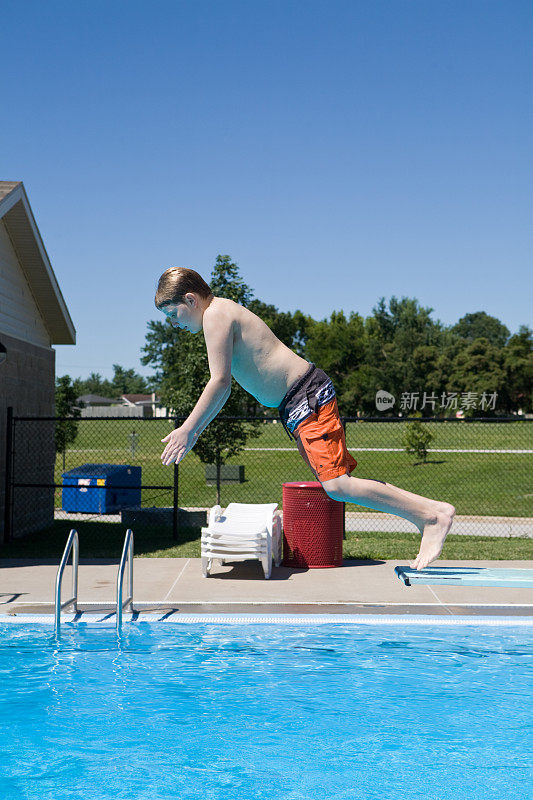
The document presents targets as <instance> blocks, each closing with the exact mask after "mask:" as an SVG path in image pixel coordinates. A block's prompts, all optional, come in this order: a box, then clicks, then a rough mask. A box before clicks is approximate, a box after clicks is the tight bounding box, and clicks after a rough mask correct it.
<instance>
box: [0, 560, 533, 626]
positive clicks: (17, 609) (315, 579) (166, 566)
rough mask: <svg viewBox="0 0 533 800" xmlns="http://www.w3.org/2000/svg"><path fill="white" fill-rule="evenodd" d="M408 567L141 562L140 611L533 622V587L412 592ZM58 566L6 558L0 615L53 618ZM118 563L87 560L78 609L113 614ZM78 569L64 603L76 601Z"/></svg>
mask: <svg viewBox="0 0 533 800" xmlns="http://www.w3.org/2000/svg"><path fill="white" fill-rule="evenodd" d="M399 564H407V562H402V561H374V562H373V561H355V560H353V561H349V560H347V561H345V562H344V564H343V566H342V567H338V568H335V569H309V570H303V569H289V568H287V567H278V568H276V567H273V570H272V577H271V578H270V580H265V579H264V576H263V571H262V569H261V566H260V564H259V562H258V561H245V562H234V563H233V564H229V563H228V564H225V565H223V566H221V565H219V564H218V563H216V564H215V565H214V567H213V570H212V574H211V576H210V577H209V578H204V577H203V576H202V570H201V560H200V559H199V558H135V559H134V604H133V605H134V610H136V611H139V612H153V611H158V612H159V611H162V610H166V609H168V610H173V611H178V612H183V613H186V614H190V613H196V612H198V613H220V612H224V613H226V612H227V613H246V612H250V611H252V612H253V613H265V614H267V613H277V614H280V613H287V614H295V613H299V614H306V613H312V614H316V613H330V614H331V613H341V614H348V613H349V614H357V613H360V614H366V615H368V614H374V613H375V614H391V613H393V614H444V615H474V614H480V615H493V616H494V615H502V616H510V615H512V616H515V615H517V616H531V617H532V618H533V589H520V588H505V589H503V588H496V587H473V586H427V585H421V586H409V587H408V586H405V585H404V583H403V582H402V581H400V580H399V579H398V577H397V576H396V574H395V572H394V567H395V566H397V565H399ZM434 565H438V566H477V567H514V568H522V569H533V561H469V562H466V561H447V560H442V561H441V560H438V561H437V562H434ZM57 567H58V562H57V561H52V560H48V561H44V560H40V561H39V562H37V561H32V560H28V559H0V614H24V613H39V614H48V613H52V612H53V602H54V600H53V598H54V587H55V578H56V572H57ZM117 568H118V564H117V562H116V561H111V560H110V559H92V560H88V559H81V560H80V567H79V575H78V598H79V608H80V609H81V610H83V611H103V610H107V609H109V610H112V609H113V608H114V602H115V592H116V579H117ZM70 589H71V567H70V566H68V567H67V568H66V570H65V574H64V579H63V599H67V598H68V597H70Z"/></svg>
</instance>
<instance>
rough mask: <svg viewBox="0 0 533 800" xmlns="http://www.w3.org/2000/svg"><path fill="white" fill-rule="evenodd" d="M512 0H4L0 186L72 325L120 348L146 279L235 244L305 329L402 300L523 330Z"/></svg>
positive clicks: (526, 14)
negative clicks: (28, 223) (20, 196)
mask: <svg viewBox="0 0 533 800" xmlns="http://www.w3.org/2000/svg"><path fill="white" fill-rule="evenodd" d="M532 22H533V4H532V3H531V2H530V0H524V1H523V2H513V0H506V2H503V1H501V0H498V2H494V1H493V0H482V2H479V1H478V0H446V2H440V3H439V2H434V0H424V1H423V2H422V1H421V0H403V1H402V0H364V2H362V1H361V0H349V1H348V2H344V0H342V1H341V0H328V2H326V0H323V2H314V0H305V2H304V1H303V0H301V1H300V2H291V0H274V1H273V2H271V1H268V2H267V1H266V0H244V1H243V2H236V1H235V0H216V2H206V1H205V0H187V2H184V1H183V0H172V2H168V1H166V0H164V1H163V0H150V1H148V0H143V1H142V2H140V1H139V0H123V1H122V2H118V1H116V0H90V2H72V0H69V1H68V2H57V0H48V2H46V3H43V2H41V0H39V2H35V0H24V2H22V3H21V2H20V0H4V1H3V3H2V12H1V26H0V43H1V52H2V78H1V96H2V108H3V113H2V124H1V126H0V178H2V179H5V180H23V181H24V184H25V186H26V190H27V192H28V195H29V199H30V203H31V205H32V208H33V210H34V213H35V216H36V219H37V224H38V225H39V228H40V230H41V233H42V235H43V239H44V242H45V245H46V248H47V250H48V253H49V256H50V259H51V262H52V265H53V267H54V270H55V273H56V275H57V277H58V280H59V283H60V286H61V288H62V291H63V294H64V297H65V299H66V302H67V305H68V307H69V310H70V313H71V315H72V318H73V321H74V324H75V326H76V329H77V334H78V344H77V346H76V347H65V346H63V347H57V373H58V374H59V375H61V374H64V373H69V374H71V375H72V376H78V375H79V376H87V375H88V374H89V373H90V372H91V371H96V372H100V373H101V374H102V375H104V376H105V377H108V376H110V375H111V374H112V369H111V365H112V364H113V363H119V364H121V365H122V366H124V367H127V368H130V367H134V368H135V369H136V370H137V371H139V372H141V373H142V374H148V370H146V368H144V367H142V366H141V365H140V362H139V355H140V348H141V346H142V345H143V343H144V339H145V333H146V323H147V321H148V320H150V319H157V318H161V319H162V318H163V317H162V316H161V315H159V314H158V312H157V311H156V310H155V308H154V305H153V295H154V291H155V287H156V283H157V279H158V277H159V275H160V274H161V272H162V271H163V270H164V269H165V268H166V267H168V266H171V265H178V266H189V267H193V268H195V269H197V270H198V271H199V272H200V273H201V274H202V275H203V276H204V277H205V278H206V279H209V275H210V272H211V269H212V266H213V264H214V262H215V258H216V256H217V254H218V253H222V254H226V253H228V254H229V255H231V256H232V258H233V260H235V261H236V262H237V263H238V265H239V268H240V270H241V274H242V276H243V278H244V279H245V281H246V282H247V283H248V284H249V285H250V286H251V287H252V288H253V290H254V291H255V294H256V296H257V297H259V298H260V299H261V300H263V301H265V302H268V303H273V304H275V305H276V306H277V307H278V308H280V309H281V310H287V311H289V310H290V311H294V310H295V309H297V308H299V309H301V310H302V311H304V312H305V313H309V314H311V315H313V316H314V317H315V318H317V319H323V318H326V317H328V316H329V315H330V314H331V312H332V311H334V310H340V309H343V310H344V311H345V313H346V314H348V313H349V312H351V311H357V312H359V313H360V314H362V315H363V316H367V315H368V314H370V313H371V310H372V307H373V306H374V305H375V303H376V302H377V300H378V298H379V297H380V296H385V297H386V298H387V299H389V298H390V297H391V296H392V295H396V296H397V297H401V296H409V297H416V298H418V300H419V302H420V303H421V304H422V305H424V306H430V307H432V308H434V309H435V311H434V314H433V317H434V318H435V319H440V320H442V322H444V323H446V324H450V323H453V322H456V321H457V320H458V319H459V318H460V317H461V316H462V315H464V314H465V313H468V312H474V311H478V310H484V311H486V312H487V313H489V314H493V315H494V316H496V317H498V318H499V319H501V320H502V321H503V322H504V323H505V324H506V325H507V326H508V327H509V328H510V329H511V331H512V332H514V331H516V330H517V329H518V327H519V325H520V324H523V323H525V324H529V325H531V324H532V320H531V284H532V281H531V262H532V259H531V254H532V246H531V245H532V239H533V227H532V195H533V188H532V186H533V182H532V179H531V178H532V155H531V142H532V141H533V125H532V117H533V114H532V97H533V93H532V88H533V86H532V84H533V57H532V48H531V41H532V40H533V25H532Z"/></svg>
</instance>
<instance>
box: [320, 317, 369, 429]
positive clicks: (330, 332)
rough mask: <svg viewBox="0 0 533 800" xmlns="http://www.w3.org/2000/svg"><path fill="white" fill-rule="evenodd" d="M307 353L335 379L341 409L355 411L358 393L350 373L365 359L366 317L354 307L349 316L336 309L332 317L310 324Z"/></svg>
mask: <svg viewBox="0 0 533 800" xmlns="http://www.w3.org/2000/svg"><path fill="white" fill-rule="evenodd" d="M306 355H307V357H308V358H309V359H310V360H311V361H312V362H313V363H315V364H316V365H317V366H319V367H320V368H321V369H323V370H324V371H325V372H327V374H328V375H329V377H330V378H331V380H332V381H333V384H334V386H335V392H336V394H337V399H338V404H339V411H340V413H341V414H344V415H347V416H349V415H353V414H354V413H355V410H356V408H355V397H354V394H353V384H352V383H351V382H350V380H349V376H350V375H351V374H353V373H354V372H355V371H356V370H357V369H358V368H359V367H360V366H361V365H362V364H363V360H364V321H363V318H362V317H360V316H359V314H356V313H355V312H353V311H352V312H351V314H350V316H349V318H348V319H347V318H346V316H345V315H344V312H343V311H334V312H333V313H332V314H331V317H330V318H329V320H322V321H321V322H314V321H313V323H312V324H311V325H309V326H308V338H307V343H306Z"/></svg>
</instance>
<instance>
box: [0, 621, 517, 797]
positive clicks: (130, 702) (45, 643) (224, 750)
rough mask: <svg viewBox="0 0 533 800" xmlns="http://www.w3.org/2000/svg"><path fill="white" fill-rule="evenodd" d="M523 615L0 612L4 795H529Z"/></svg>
mask: <svg viewBox="0 0 533 800" xmlns="http://www.w3.org/2000/svg"><path fill="white" fill-rule="evenodd" d="M532 643H533V628H531V627H529V628H526V627H524V628H519V627H513V626H510V627H505V626H504V627H494V628H487V627H476V626H473V625H472V626H465V627H450V628H443V627H432V626H431V625H430V624H427V625H420V626H416V627H412V626H403V625H395V626H383V625H380V624H378V623H377V624H375V625H373V624H372V625H361V626H359V625H347V624H326V625H275V624H266V625H264V624H263V625H253V624H252V625H238V626H237V625H214V624H194V625H172V624H168V623H163V622H160V623H144V622H135V623H129V624H125V625H124V634H123V637H122V639H121V640H120V642H117V638H116V634H115V631H114V629H113V628H112V627H105V626H101V625H96V624H94V625H91V624H84V623H77V624H75V625H70V624H64V625H63V627H62V634H61V639H60V640H59V642H58V641H55V640H54V635H53V628H51V627H50V626H46V625H37V624H25V625H15V624H3V623H1V622H0V749H1V750H2V757H1V758H0V787H1V791H0V797H1V798H2V800H33V799H34V798H35V799H37V798H39V800H48V798H50V800H51V799H52V798H53V799H54V800H64V799H65V800H66V799H67V798H69V800H70V799H71V798H72V800H74V799H75V800H93V798H94V799H95V800H96V798H98V800H106V798H114V800H119V799H121V798H124V799H126V798H128V800H129V799H130V798H131V800H174V798H180V800H188V798H202V800H219V798H229V799H231V800H256V799H257V800H259V799H262V798H265V799H266V798H268V800H281V798H283V800H326V799H327V800H348V799H350V800H351V798H354V800H355V798H357V800H359V799H360V800H373V798H376V800H377V799H378V798H379V800H396V799H398V800H400V798H401V799H402V800H410V799H411V798H424V800H448V799H449V800H452V799H453V800H462V799H463V798H465V800H466V799H467V798H468V800H481V799H483V800H490V799H491V798H495V799H496V798H497V799H498V800H502V798H504V800H515V798H516V800H526V798H529V797H531V796H532V795H533V789H532V786H533V769H532V764H533V725H532V723H533V710H532V709H533V648H532Z"/></svg>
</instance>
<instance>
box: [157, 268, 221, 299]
mask: <svg viewBox="0 0 533 800" xmlns="http://www.w3.org/2000/svg"><path fill="white" fill-rule="evenodd" d="M187 292H196V294H199V295H200V297H202V298H203V299H204V300H206V299H207V298H208V297H210V296H211V295H212V294H213V292H212V291H211V289H210V288H209V285H208V284H207V283H206V282H205V281H204V279H203V278H202V276H201V275H199V274H198V273H197V272H195V270H194V269H187V267H169V268H168V269H166V270H165V271H164V272H163V274H162V275H161V277H160V278H159V283H158V285H157V292H156V293H155V304H156V307H157V308H162V307H163V306H166V305H169V304H170V303H172V304H173V305H174V304H176V305H177V304H178V303H183V302H185V301H184V299H183V298H184V295H186V294H187Z"/></svg>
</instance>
